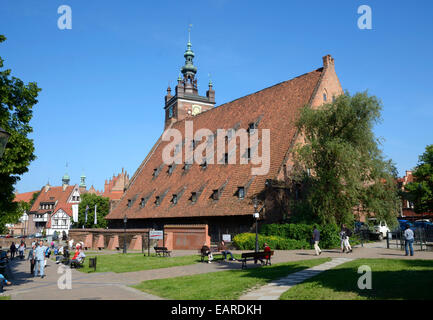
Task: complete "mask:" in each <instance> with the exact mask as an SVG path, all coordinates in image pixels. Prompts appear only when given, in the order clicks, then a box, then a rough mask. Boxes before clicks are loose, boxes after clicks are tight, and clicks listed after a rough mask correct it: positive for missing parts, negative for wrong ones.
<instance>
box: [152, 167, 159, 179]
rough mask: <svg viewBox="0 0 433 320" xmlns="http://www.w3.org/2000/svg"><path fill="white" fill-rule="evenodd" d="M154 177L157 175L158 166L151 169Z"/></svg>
mask: <svg viewBox="0 0 433 320" xmlns="http://www.w3.org/2000/svg"><path fill="white" fill-rule="evenodd" d="M152 175H153V176H154V177H156V176H157V175H158V168H155V169H153V174H152Z"/></svg>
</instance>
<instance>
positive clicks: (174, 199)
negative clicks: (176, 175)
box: [171, 194, 177, 204]
mask: <svg viewBox="0 0 433 320" xmlns="http://www.w3.org/2000/svg"><path fill="white" fill-rule="evenodd" d="M171 202H173V204H177V194H174V195H173V198H172V199H171Z"/></svg>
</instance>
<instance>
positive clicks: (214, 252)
mask: <svg viewBox="0 0 433 320" xmlns="http://www.w3.org/2000/svg"><path fill="white" fill-rule="evenodd" d="M210 252H211V253H212V256H213V257H214V260H215V256H221V259H219V261H222V260H223V258H222V257H223V254H222V253H221V252H219V251H218V247H210ZM198 253H199V254H200V258H201V262H204V258H205V257H207V256H208V255H207V254H205V253H204V252H203V251H201V249H200V250H198ZM215 261H218V260H215Z"/></svg>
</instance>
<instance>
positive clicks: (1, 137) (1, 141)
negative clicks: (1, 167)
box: [0, 127, 11, 159]
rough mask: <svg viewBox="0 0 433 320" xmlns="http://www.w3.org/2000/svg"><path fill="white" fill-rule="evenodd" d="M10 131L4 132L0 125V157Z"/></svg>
mask: <svg viewBox="0 0 433 320" xmlns="http://www.w3.org/2000/svg"><path fill="white" fill-rule="evenodd" d="M10 136H11V135H10V133H8V132H6V131H5V130H4V129H3V128H2V127H0V159H1V157H2V156H3V152H4V151H5V149H6V144H7V143H8V140H9V137H10Z"/></svg>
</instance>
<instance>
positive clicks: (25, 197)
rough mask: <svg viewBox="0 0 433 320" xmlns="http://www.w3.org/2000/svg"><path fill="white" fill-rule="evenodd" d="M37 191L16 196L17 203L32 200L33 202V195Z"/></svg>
mask: <svg viewBox="0 0 433 320" xmlns="http://www.w3.org/2000/svg"><path fill="white" fill-rule="evenodd" d="M38 191H39V190H37V191H31V192H25V193H17V194H15V199H14V201H15V202H20V201H24V202H30V200H32V197H33V194H34V193H35V192H38Z"/></svg>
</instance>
